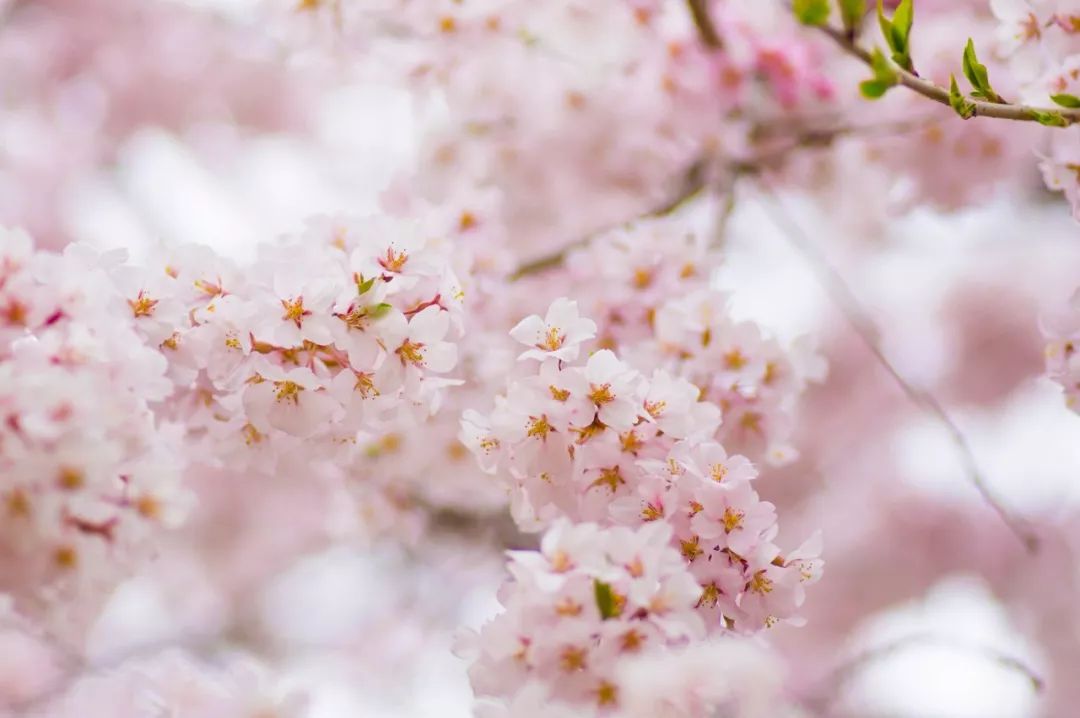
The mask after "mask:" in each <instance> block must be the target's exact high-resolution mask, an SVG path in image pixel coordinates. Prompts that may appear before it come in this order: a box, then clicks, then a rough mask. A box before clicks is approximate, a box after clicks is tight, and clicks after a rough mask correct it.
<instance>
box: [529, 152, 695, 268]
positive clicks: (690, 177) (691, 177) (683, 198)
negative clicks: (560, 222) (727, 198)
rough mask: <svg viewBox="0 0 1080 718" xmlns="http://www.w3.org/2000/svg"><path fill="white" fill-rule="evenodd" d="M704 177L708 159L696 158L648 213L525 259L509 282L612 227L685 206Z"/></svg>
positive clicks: (555, 262) (554, 262)
mask: <svg viewBox="0 0 1080 718" xmlns="http://www.w3.org/2000/svg"><path fill="white" fill-rule="evenodd" d="M707 179H708V161H707V160H705V159H704V158H702V159H698V160H697V161H695V162H694V163H693V164H692V165H690V167H688V168H687V169H686V171H685V172H684V173H683V179H682V183H681V185H680V187H679V189H678V191H677V192H675V193H674V194H673V195H672V197H671V199H669V200H667V201H665V202H664V203H663V204H661V205H660V206H658V207H654V208H652V209H651V210H649V211H648V212H646V213H644V214H642V215H640V216H639V217H635V218H634V219H632V220H628V221H625V222H620V223H619V224H617V225H614V226H613V227H607V228H604V229H602V230H600V231H597V232H593V233H591V234H587V235H585V236H584V237H580V238H578V239H576V240H574V241H573V242H570V243H569V244H567V245H564V246H563V247H561V248H559V249H558V250H556V251H554V252H550V253H549V254H545V255H543V256H541V257H537V258H536V259H533V260H531V261H529V262H526V263H525V264H522V265H521V266H520V267H518V268H517V269H516V270H514V272H513V273H512V274H511V275H510V281H515V280H518V279H521V278H522V277H526V276H528V275H530V274H538V273H540V272H543V271H545V270H548V269H553V268H555V267H558V266H561V265H562V263H563V262H564V261H565V260H566V256H567V255H568V254H570V252H572V251H574V250H575V249H580V248H581V247H584V246H585V245H587V244H588V243H589V242H590V241H591V240H592V238H593V237H597V236H599V235H602V234H604V233H606V232H609V231H611V229H613V228H614V227H623V226H626V225H627V224H630V223H631V222H634V221H637V220H640V219H649V218H653V217H663V216H665V215H669V214H671V213H672V212H674V211H675V210H677V209H679V208H680V207H682V206H683V205H685V204H686V203H687V202H689V201H690V200H691V199H693V198H694V197H696V196H697V195H698V194H699V193H700V192H701V190H703V189H704V188H705V185H706V182H707Z"/></svg>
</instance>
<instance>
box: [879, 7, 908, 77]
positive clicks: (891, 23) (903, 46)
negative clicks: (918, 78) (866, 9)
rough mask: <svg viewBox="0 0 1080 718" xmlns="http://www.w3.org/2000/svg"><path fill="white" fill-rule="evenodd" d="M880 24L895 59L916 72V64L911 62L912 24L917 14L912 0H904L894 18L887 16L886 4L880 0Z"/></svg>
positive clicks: (897, 62)
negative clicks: (910, 41)
mask: <svg viewBox="0 0 1080 718" xmlns="http://www.w3.org/2000/svg"><path fill="white" fill-rule="evenodd" d="M877 15H878V24H880V25H881V34H882V35H884V36H885V42H886V43H888V45H889V49H890V50H892V59H893V61H894V62H895V63H896V64H897V65H899V66H900V67H902V68H904V69H905V70H907V71H908V72H914V70H915V66H914V65H913V64H912V62H911V52H910V43H909V42H908V41H909V39H910V37H911V25H912V23H913V22H914V19H915V14H914V10H913V9H912V3H911V0H903V1H902V2H901V3H900V4H899V5H898V6H897V7H896V12H895V13H893V16H892V19H891V20H890V19H889V18H887V17H885V6H884V5H883V4H882V0H878V7H877Z"/></svg>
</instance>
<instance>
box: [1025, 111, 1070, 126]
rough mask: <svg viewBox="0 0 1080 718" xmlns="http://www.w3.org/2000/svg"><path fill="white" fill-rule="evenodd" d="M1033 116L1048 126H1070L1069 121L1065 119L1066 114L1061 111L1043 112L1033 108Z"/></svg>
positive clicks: (1041, 123)
mask: <svg viewBox="0 0 1080 718" xmlns="http://www.w3.org/2000/svg"><path fill="white" fill-rule="evenodd" d="M1031 117H1032V118H1033V119H1034V120H1035V121H1036V122H1038V123H1039V124H1040V125H1046V126H1047V127H1068V126H1069V121H1068V120H1067V119H1065V115H1063V114H1061V113H1060V112H1042V111H1040V110H1032V111H1031Z"/></svg>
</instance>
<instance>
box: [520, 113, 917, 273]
mask: <svg viewBox="0 0 1080 718" xmlns="http://www.w3.org/2000/svg"><path fill="white" fill-rule="evenodd" d="M935 122H938V120H937V119H934V118H923V119H911V120H904V121H898V122H891V123H879V124H876V125H840V126H837V127H832V128H805V129H800V130H798V131H796V132H794V133H792V132H790V131H789V132H787V133H780V132H773V131H772V129H771V128H770V127H769V126H767V125H765V126H764V127H765V130H764V134H765V136H766V137H769V136H772V135H774V134H775V135H781V134H786V137H787V139H788V141H787V142H784V143H782V144H780V145H779V146H776V147H770V148H768V149H765V150H762V151H761V152H759V153H758V154H757V155H755V156H754V157H752V158H748V159H743V160H735V161H731V162H728V163H727V164H725V165H723V166H721V167H719V171H718V172H719V176H720V177H721V178H724V179H723V180H722V182H721V184H720V188H719V194H721V195H723V196H725V198H726V199H725V200H724V201H725V206H724V209H723V210H722V211H723V212H724V214H725V215H726V214H730V212H731V209H732V207H731V206H730V205H731V202H732V201H733V199H734V180H736V179H737V178H739V177H741V176H743V175H753V174H757V173H759V172H761V171H762V170H765V169H769V168H771V167H772V166H773V165H775V164H777V163H778V162H782V161H783V160H784V159H786V158H787V157H788V156H789V155H790V154H791V153H792V152H793V151H795V150H798V149H800V148H814V147H817V148H821V147H828V146H829V145H830V144H831V143H832V142H833V141H835V140H836V139H838V138H840V137H846V136H852V135H863V134H867V135H876V134H904V133H906V132H911V131H914V130H917V129H919V128H921V127H925V126H927V125H930V124H933V123H935ZM708 181H709V160H708V159H707V158H705V157H701V158H699V159H698V160H697V161H695V162H694V163H693V164H692V165H690V167H688V168H687V169H686V170H685V171H684V172H683V179H682V183H681V185H680V187H679V189H678V191H676V192H675V193H674V194H673V195H672V198H671V199H670V200H668V201H666V202H664V203H663V204H662V205H660V206H658V207H654V208H652V209H651V210H649V211H648V212H645V213H644V214H641V215H638V216H637V217H634V218H633V219H630V220H626V221H623V222H620V223H619V224H617V225H613V226H612V227H607V228H604V229H602V230H599V231H597V232H592V233H590V234H588V235H586V236H584V237H579V238H578V239H576V240H574V241H573V242H570V243H569V244H566V245H564V246H563V247H561V248H559V249H557V250H555V251H553V252H550V253H548V254H545V255H543V256H541V257H538V258H536V259H533V260H531V261H529V262H526V263H525V264H522V265H521V266H519V267H518V268H517V269H516V270H514V272H513V273H512V274H511V275H510V277H509V279H510V281H515V280H518V279H521V278H522V277H525V276H528V275H531V274H539V273H540V272H544V271H547V270H548V269H554V268H555V267H559V266H561V265H562V263H563V262H564V261H565V260H566V257H567V255H569V254H570V252H572V251H574V250H575V249H580V248H581V247H584V246H586V245H587V244H588V243H589V242H590V241H592V239H593V238H594V237H597V236H600V235H602V234H604V233H605V232H608V231H610V230H611V229H613V228H614V227H624V226H626V225H628V224H630V223H632V222H635V221H638V220H642V219H649V218H656V217H664V216H666V215H669V214H671V213H673V212H675V211H676V210H677V209H679V208H680V207H682V206H684V205H685V204H687V203H688V202H689V201H690V200H692V199H694V198H695V197H697V196H698V195H700V194H701V192H702V190H704V189H705V186H706V184H707V183H708ZM726 219H727V217H726V216H723V215H722V217H721V224H720V225H719V228H718V231H720V230H722V229H723V226H724V225H723V222H724V221H725V220H726Z"/></svg>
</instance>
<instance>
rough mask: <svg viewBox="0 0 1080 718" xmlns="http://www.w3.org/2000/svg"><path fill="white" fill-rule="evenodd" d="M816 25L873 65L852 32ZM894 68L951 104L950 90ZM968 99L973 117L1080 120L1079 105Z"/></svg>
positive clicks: (905, 80)
mask: <svg viewBox="0 0 1080 718" xmlns="http://www.w3.org/2000/svg"><path fill="white" fill-rule="evenodd" d="M817 29H818V30H820V31H821V32H822V33H824V34H825V35H828V36H829V38H831V39H832V41H833V42H835V43H836V44H837V45H839V46H840V47H841V48H842V49H843V50H844V51H845V52H847V53H848V54H849V55H851V56H852V57H856V58H858V59H859V60H861V61H862V62H863V64H865V65H867V66H868V67H869V66H872V60H871V56H870V52H869V51H868V50H867V49H866V48H864V47H862V46H861V45H859V44H858V42H857V41H856V40H855V39H854V38H853V37H852V36H851V33H848V32H845V31H844V30H841V29H840V28H836V27H832V26H830V25H818V26H817ZM893 70H894V71H895V72H896V76H897V79H898V80H899V82H900V84H901V85H903V86H904V87H907V88H908V89H910V90H914V91H915V92H917V93H919V94H920V95H922V96H923V97H926V98H929V99H931V100H933V101H934V102H937V103H939V104H942V105H945V106H946V107H951V106H952V104H951V103H950V102H949V91H948V90H947V89H945V88H944V87H941V86H940V85H937V84H936V83H933V82H930V81H929V80H924V79H923V78H921V77H919V76H918V75H916V74H915V73H913V72H909V71H907V70H905V69H904V68H902V67H899V66H894V67H893ZM967 101H968V102H970V104H971V106H972V108H973V111H972V114H973V116H975V117H995V118H998V119H1003V120H1016V121H1019V122H1038V121H1039V120H1038V118H1039V116H1040V115H1045V114H1047V113H1051V114H1057V115H1061V116H1062V117H1063V118H1065V120H1066V121H1067V122H1068V123H1069V124H1073V123H1076V122H1080V109H1069V108H1065V107H1054V108H1052V109H1051V108H1043V107H1031V106H1029V105H1014V104H1008V103H996V102H986V101H984V100H974V99H971V100H967Z"/></svg>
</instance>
